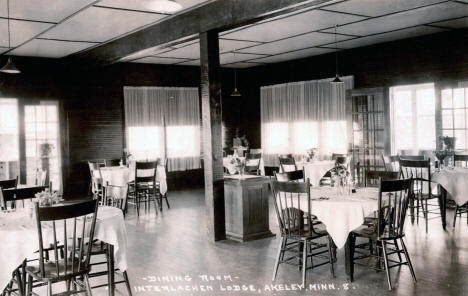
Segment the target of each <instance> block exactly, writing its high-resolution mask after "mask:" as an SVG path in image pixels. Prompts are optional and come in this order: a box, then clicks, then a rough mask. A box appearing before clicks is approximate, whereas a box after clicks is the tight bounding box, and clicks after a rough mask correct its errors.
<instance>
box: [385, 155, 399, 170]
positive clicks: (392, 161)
mask: <svg viewBox="0 0 468 296" xmlns="http://www.w3.org/2000/svg"><path fill="white" fill-rule="evenodd" d="M381 157H382V163H383V165H384V168H385V170H386V171H390V172H399V171H400V168H399V167H398V160H399V159H400V157H399V156H398V155H389V156H385V155H384V154H383V153H382V154H381Z"/></svg>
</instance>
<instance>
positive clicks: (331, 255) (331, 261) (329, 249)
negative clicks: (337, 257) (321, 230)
mask: <svg viewBox="0 0 468 296" xmlns="http://www.w3.org/2000/svg"><path fill="white" fill-rule="evenodd" d="M327 245H328V259H329V260H330V273H331V275H332V277H333V278H334V277H335V268H334V267H333V261H334V260H333V251H332V238H331V237H330V236H328V243H327ZM311 257H312V256H311ZM312 266H313V265H312Z"/></svg>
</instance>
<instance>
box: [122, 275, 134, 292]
mask: <svg viewBox="0 0 468 296" xmlns="http://www.w3.org/2000/svg"><path fill="white" fill-rule="evenodd" d="M123 277H124V280H125V286H126V287H127V293H128V295H129V296H132V288H131V287H130V281H129V280H128V274H127V271H124V272H123Z"/></svg>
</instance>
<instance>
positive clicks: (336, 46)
mask: <svg viewBox="0 0 468 296" xmlns="http://www.w3.org/2000/svg"><path fill="white" fill-rule="evenodd" d="M337 27H338V25H335V79H333V81H332V83H343V81H342V80H341V79H340V76H339V75H338V42H337V40H336V28H337Z"/></svg>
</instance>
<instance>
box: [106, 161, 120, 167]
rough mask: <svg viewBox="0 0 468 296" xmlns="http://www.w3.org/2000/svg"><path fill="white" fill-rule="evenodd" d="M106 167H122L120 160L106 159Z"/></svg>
mask: <svg viewBox="0 0 468 296" xmlns="http://www.w3.org/2000/svg"><path fill="white" fill-rule="evenodd" d="M104 165H105V166H106V167H113V166H119V165H120V159H105V160H104Z"/></svg>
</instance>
